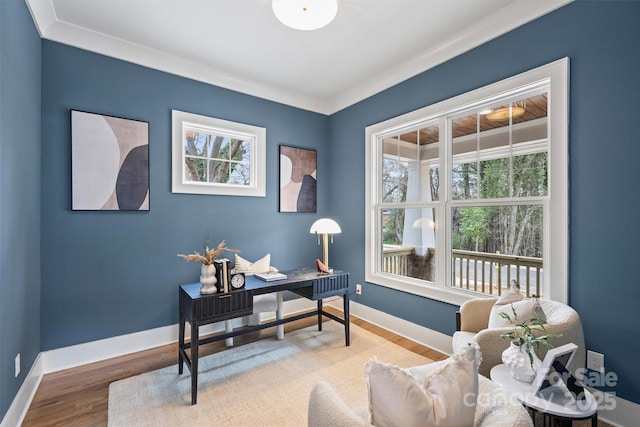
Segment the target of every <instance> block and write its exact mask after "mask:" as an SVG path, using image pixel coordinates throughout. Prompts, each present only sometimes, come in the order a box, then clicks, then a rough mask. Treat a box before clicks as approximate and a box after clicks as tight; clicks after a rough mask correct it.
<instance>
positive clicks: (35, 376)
mask: <svg viewBox="0 0 640 427" xmlns="http://www.w3.org/2000/svg"><path fill="white" fill-rule="evenodd" d="M325 302H326V304H327V305H330V306H332V307H334V308H336V309H338V310H342V298H339V297H338V298H332V299H329V300H325ZM313 308H315V302H313V301H309V300H307V299H305V298H298V299H294V300H290V301H285V302H284V313H285V315H291V314H295V313H299V312H302V311H305V310H309V309H313ZM350 311H351V314H353V315H354V316H357V317H359V318H361V319H362V320H365V321H367V322H369V323H372V324H374V325H376V326H379V327H381V328H384V329H387V330H389V331H391V332H393V333H395V334H398V335H400V336H402V337H404V338H407V339H410V340H412V341H415V342H417V343H419V344H421V345H424V346H427V347H430V348H433V349H434V350H437V351H439V352H441V353H445V354H451V352H452V348H451V337H450V336H449V335H445V334H443V333H440V332H437V331H434V330H431V329H429V328H425V327H423V326H420V325H417V324H415V323H412V322H409V321H406V320H403V319H400V318H397V317H395V316H392V315H390V314H387V313H385V312H382V311H379V310H376V309H373V308H371V307H368V306H365V305H362V304H359V303H356V302H353V301H351V303H350ZM272 318H274V316H270V317H269V316H267V317H265V318H264V320H267V319H272ZM233 322H234V323H235V324H236V325H239V324H240V319H234V321H233ZM236 322H237V323H236ZM236 325H234V326H236ZM223 328H224V327H223V326H222V325H221V324H220V323H215V324H211V325H207V326H206V327H203V328H202V329H201V331H202V333H205V334H206V333H211V332H217V331H221V330H223ZM187 333H188V331H187ZM177 340H178V325H169V326H164V327H161V328H155V329H150V330H147V331H141V332H136V333H133V334H128V335H122V336H118V337H112V338H107V339H104V340H98V341H92V342H88V343H83V344H78V345H74V346H70V347H64V348H59V349H55V350H49V351H45V352H42V353H40V354H39V355H38V357H37V358H36V361H35V362H34V364H33V366H32V367H31V369H30V370H29V373H28V375H27V378H26V379H25V381H24V383H23V384H22V386H21V387H20V390H19V391H18V394H17V395H16V397H15V398H14V399H13V402H12V404H11V406H10V407H9V410H8V411H7V413H6V415H5V416H4V418H3V420H2V422H1V423H0V427H14V426H19V425H20V424H21V423H22V421H23V419H24V417H25V415H26V413H27V410H28V409H29V406H30V405H31V401H32V400H33V396H34V395H35V393H36V390H37V389H38V385H39V384H40V381H41V379H42V376H43V375H44V374H48V373H51V372H56V371H60V370H63V369H68V368H73V367H76V366H81V365H86V364H88V363H93V362H97V361H101V360H106V359H111V358H114V357H118V356H124V355H127V354H130V353H135V352H138V351H142V350H147V349H150V348H154V347H159V346H162V345H166V344H171V343H174V342H176V341H177ZM594 392H595V393H598V392H597V391H594ZM600 394H602V393H600ZM609 399H610V400H609V402H614V403H612V404H610V405H609V406H607V409H604V410H601V411H600V412H599V413H598V417H599V418H600V419H601V420H603V421H605V422H607V423H608V424H611V425H613V426H615V427H618V426H619V427H626V426H631V425H635V424H636V422H637V420H638V419H640V405H638V404H637V403H633V402H630V401H627V400H625V399H622V398H620V397H617V396H611V395H609ZM604 401H605V402H606V400H604Z"/></svg>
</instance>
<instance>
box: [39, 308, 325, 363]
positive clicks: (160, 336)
mask: <svg viewBox="0 0 640 427" xmlns="http://www.w3.org/2000/svg"><path fill="white" fill-rule="evenodd" d="M314 307H315V304H314V303H313V302H312V301H309V300H307V299H305V298H298V299H295V300H290V301H285V302H284V314H285V316H286V315H290V314H295V313H298V312H301V311H304V310H309V309H312V308H314ZM272 318H275V315H274V316H271V317H269V316H267V317H265V318H264V319H265V320H266V319H272ZM241 322H242V319H233V320H232V324H233V326H234V327H236V326H240V325H241ZM223 330H224V325H223V323H222V322H219V323H212V324H209V325H205V326H203V327H202V328H200V333H201V334H203V335H206V334H210V333H214V332H220V331H223ZM190 333H191V332H190V328H189V324H188V323H187V325H186V328H185V334H186V335H187V336H189V334H190ZM177 341H178V325H177V324H176V325H169V326H163V327H160V328H155V329H149V330H146V331H141V332H134V333H132V334H127V335H120V336H117V337H111V338H106V339H103V340H98V341H91V342H88V343H82V344H78V345H72V346H69V347H63V348H57V349H55V350H49V351H44V352H42V353H41V355H42V358H43V362H44V368H43V369H44V373H45V374H48V373H51V372H57V371H61V370H63V369H69V368H74V367H76V366H82V365H86V364H89V363H93V362H99V361H101V360H107V359H112V358H114V357H119V356H125V355H127V354H131V353H136V352H138V351H143V350H148V349H150V348H155V347H160V346H163V345H167V344H172V343H175V342H177Z"/></svg>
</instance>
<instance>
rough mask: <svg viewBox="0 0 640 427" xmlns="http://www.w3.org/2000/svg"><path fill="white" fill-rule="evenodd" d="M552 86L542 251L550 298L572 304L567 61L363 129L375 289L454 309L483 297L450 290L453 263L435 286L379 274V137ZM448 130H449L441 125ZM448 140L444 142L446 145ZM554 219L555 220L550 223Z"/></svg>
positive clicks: (441, 231) (368, 245) (442, 211)
mask: <svg viewBox="0 0 640 427" xmlns="http://www.w3.org/2000/svg"><path fill="white" fill-rule="evenodd" d="M535 85H540V86H547V85H548V86H549V94H550V95H549V98H548V102H549V107H548V111H549V114H550V117H551V120H550V124H549V130H548V136H549V139H550V140H551V141H552V143H551V144H550V145H549V177H550V183H551V185H550V188H549V196H548V198H547V199H546V200H545V202H544V204H545V211H546V212H548V213H549V214H548V215H545V216H544V220H543V221H544V239H543V242H544V247H543V258H544V260H545V268H544V271H543V274H544V276H543V281H544V283H545V284H546V286H547V289H546V291H547V296H546V297H547V298H548V299H551V300H555V301H560V302H564V303H567V300H568V271H569V176H568V170H569V166H568V161H569V156H568V139H569V137H568V129H569V126H568V117H569V103H568V98H569V59H568V58H563V59H560V60H558V61H555V62H552V63H550V64H547V65H544V66H541V67H538V68H536V69H533V70H531V71H527V72H525V73H522V74H519V75H516V76H514V77H511V78H508V79H505V80H502V81H500V82H497V83H493V84H491V85H488V86H485V87H483V88H480V89H477V90H474V91H471V92H468V93H466V94H463V95H459V96H456V97H454V98H450V99H448V100H445V101H442V102H439V103H437V104H433V105H430V106H427V107H424V108H421V109H419V110H415V111H412V112H409V113H406V114H403V115H402V116H398V117H394V118H392V119H389V120H386V121H384V122H381V123H377V124H374V125H371V126H368V127H367V128H366V129H365V155H366V157H365V159H366V161H365V174H366V175H365V181H366V194H365V280H366V281H367V282H370V283H375V284H377V285H381V286H386V287H389V288H392V289H397V290H400V291H404V292H408V293H412V294H415V295H420V296H424V297H427V298H432V299H436V300H439V301H443V302H446V303H450V304H455V305H459V304H462V303H463V302H465V301H467V300H469V299H472V298H477V297H478V296H479V295H478V293H475V292H470V291H466V290H462V289H454V288H451V287H450V286H447V277H450V275H451V271H450V270H451V263H450V262H446V261H445V262H444V263H443V264H444V265H446V269H443V268H437V269H436V278H435V282H434V283H433V284H429V283H428V282H425V281H423V280H418V279H413V278H409V277H402V276H397V275H392V274H388V273H381V272H377V271H376V262H375V259H376V253H377V245H379V242H378V239H377V233H378V230H380V229H381V227H380V224H379V221H380V218H378V217H379V215H377V210H376V203H377V194H378V191H379V190H380V189H379V188H378V186H379V180H377V179H376V178H377V177H378V173H377V172H376V173H374V171H379V170H381V165H380V156H378V143H377V140H378V138H379V137H381V136H384V135H392V134H393V133H394V132H396V131H397V130H398V129H406V128H408V127H410V126H415V127H419V126H420V124H421V123H425V122H427V121H433V120H434V119H436V118H440V120H446V119H445V117H446V116H450V115H452V114H456V113H457V112H459V111H463V110H465V109H469V108H473V107H474V105H481V104H486V103H487V102H491V101H492V100H494V99H499V98H503V97H504V96H505V95H507V94H509V93H510V92H512V91H515V90H517V89H518V88H522V87H524V86H535ZM441 129H445V132H446V129H447V126H441ZM446 138H447V135H444V136H443V138H442V140H443V141H446V140H447V139H446ZM443 145H444V147H443V150H441V152H440V158H441V159H442V161H441V169H440V170H441V171H443V172H444V173H445V174H446V175H447V176H441V182H442V183H447V182H449V176H448V175H449V172H448V170H447V168H446V167H443V166H444V164H445V159H446V158H448V156H449V155H450V153H448V152H447V150H448V144H443ZM437 215H438V218H445V222H449V221H450V219H448V215H446V206H445V203H440V204H439V205H438V211H437ZM551 218H553V221H551ZM447 227H449V228H450V224H444V227H438V229H437V235H436V241H439V242H443V241H445V242H446V246H448V247H446V248H445V250H446V252H445V253H450V252H451V248H450V244H451V243H450V242H448V241H446V237H445V236H446V229H448V228H447Z"/></svg>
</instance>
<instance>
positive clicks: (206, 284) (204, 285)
mask: <svg viewBox="0 0 640 427" xmlns="http://www.w3.org/2000/svg"><path fill="white" fill-rule="evenodd" d="M208 240H209V239H207V240H205V245H204V255H202V254H200V253H199V252H198V251H193V253H192V254H188V255H184V254H178V256H179V257H180V258H182V259H184V260H187V261H190V262H200V263H202V267H201V269H200V293H202V294H215V293H216V292H218V288H217V287H216V284H217V283H218V279H217V278H216V266H215V264H214V263H213V261H215V259H216V258H217V257H218V255H220V254H221V253H222V252H225V251H226V252H233V253H237V252H240V251H239V250H237V249H231V248H227V247H226V243H225V241H224V240H223V241H222V242H220V243H219V244H218V246H217V247H216V248H215V249H209V245H208V244H207V242H208Z"/></svg>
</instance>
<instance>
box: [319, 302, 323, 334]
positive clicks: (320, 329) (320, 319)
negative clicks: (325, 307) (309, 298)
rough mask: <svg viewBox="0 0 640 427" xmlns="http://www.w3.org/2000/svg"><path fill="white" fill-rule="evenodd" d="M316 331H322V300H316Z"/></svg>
mask: <svg viewBox="0 0 640 427" xmlns="http://www.w3.org/2000/svg"><path fill="white" fill-rule="evenodd" d="M318 330H319V331H322V300H321V299H319V300H318Z"/></svg>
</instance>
